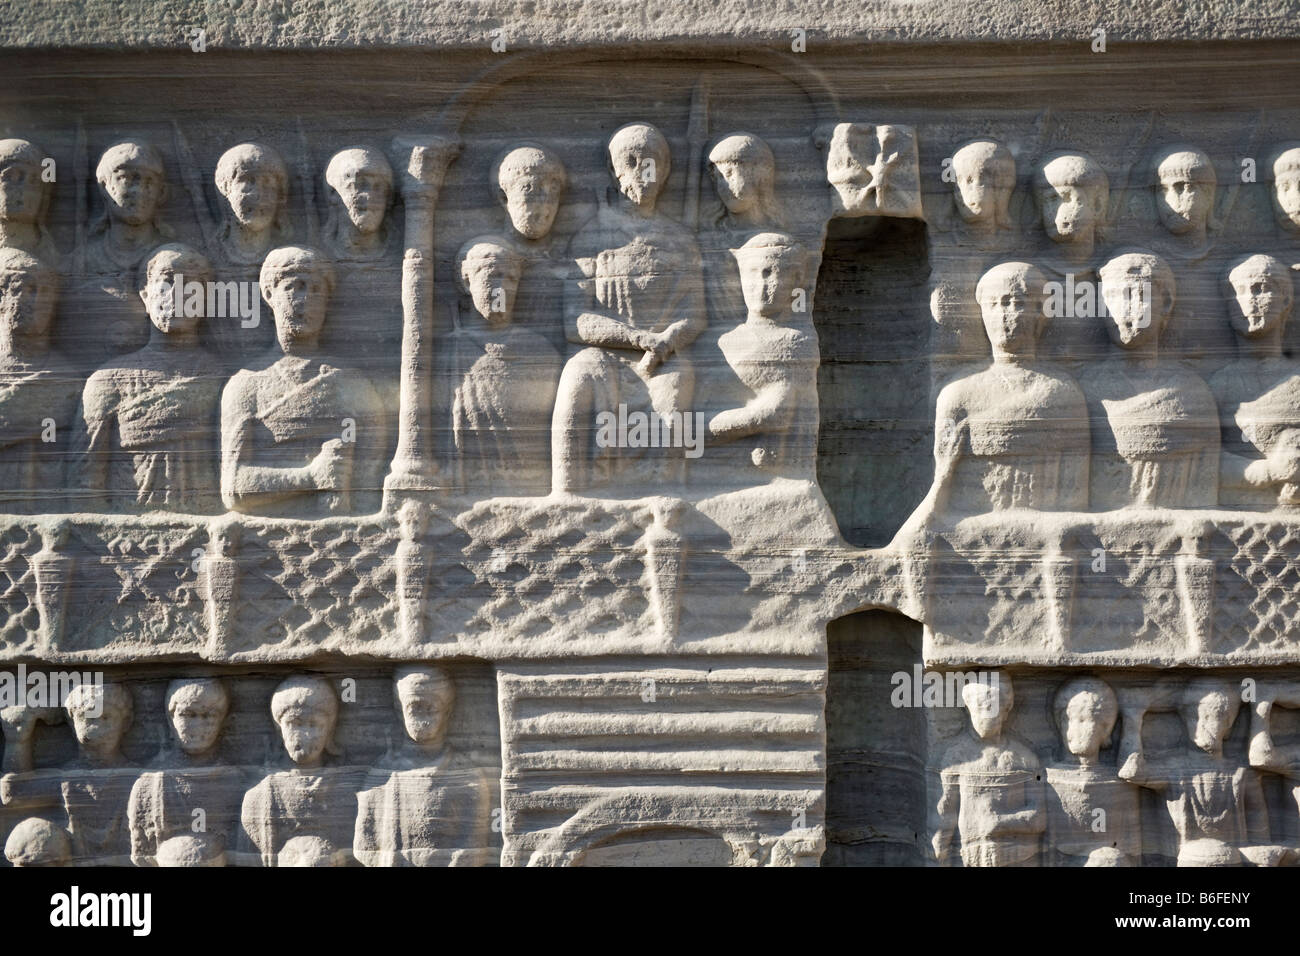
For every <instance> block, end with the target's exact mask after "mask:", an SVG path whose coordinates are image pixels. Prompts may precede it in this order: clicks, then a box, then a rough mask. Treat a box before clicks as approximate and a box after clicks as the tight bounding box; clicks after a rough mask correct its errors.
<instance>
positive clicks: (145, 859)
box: [128, 767, 243, 866]
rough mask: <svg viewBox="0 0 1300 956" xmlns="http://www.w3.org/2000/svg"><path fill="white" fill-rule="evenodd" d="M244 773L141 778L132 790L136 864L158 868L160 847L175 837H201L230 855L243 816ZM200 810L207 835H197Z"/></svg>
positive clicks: (210, 770)
mask: <svg viewBox="0 0 1300 956" xmlns="http://www.w3.org/2000/svg"><path fill="white" fill-rule="evenodd" d="M242 776H243V774H242V772H241V771H240V769H239V768H238V767H196V768H193V769H189V770H161V771H156V772H153V773H146V774H142V775H141V776H140V779H139V780H137V781H136V782H135V786H134V787H132V788H131V802H130V807H129V810H128V818H129V821H130V825H131V861H132V862H133V863H135V865H136V866H154V865H156V862H155V857H156V856H157V853H158V847H159V846H161V845H162V844H163V843H166V842H167V841H168V840H170V839H171V838H172V837H177V836H192V835H196V834H197V835H199V836H202V837H205V838H206V839H208V840H211V841H212V842H213V843H214V844H215V848H214V851H215V849H223V850H224V849H226V848H227V847H228V846H229V841H230V839H231V836H232V835H233V832H234V825H235V821H236V820H237V819H238V816H239V804H240V797H241V794H242V791H243V788H242V786H241V782H242ZM195 810H202V811H203V818H202V823H203V829H201V830H197V831H196V829H195V824H196V817H195V815H194V811H195Z"/></svg>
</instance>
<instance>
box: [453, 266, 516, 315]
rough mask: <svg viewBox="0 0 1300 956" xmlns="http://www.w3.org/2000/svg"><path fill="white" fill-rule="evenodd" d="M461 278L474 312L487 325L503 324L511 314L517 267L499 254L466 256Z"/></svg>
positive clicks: (512, 312) (513, 304)
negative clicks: (472, 302) (467, 257)
mask: <svg viewBox="0 0 1300 956" xmlns="http://www.w3.org/2000/svg"><path fill="white" fill-rule="evenodd" d="M461 278H462V279H464V281H465V287H466V288H467V289H469V294H470V298H471V299H473V301H474V311H476V312H477V313H478V314H479V315H481V316H482V317H483V318H484V320H485V321H487V323H488V324H489V325H505V324H506V323H508V322H509V321H510V317H511V315H513V314H514V308H515V293H516V292H517V291H518V289H519V269H518V268H517V267H516V266H515V265H514V264H513V263H511V262H510V261H509V260H506V259H502V258H500V257H498V256H485V257H483V258H478V259H466V260H465V262H464V263H463V264H462V265H461Z"/></svg>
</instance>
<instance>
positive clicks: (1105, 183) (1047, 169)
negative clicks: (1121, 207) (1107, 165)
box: [1034, 150, 1110, 198]
mask: <svg viewBox="0 0 1300 956" xmlns="http://www.w3.org/2000/svg"><path fill="white" fill-rule="evenodd" d="M1034 185H1035V186H1036V187H1037V188H1039V189H1047V188H1053V187H1056V186H1078V187H1079V188H1081V189H1098V190H1101V192H1102V196H1103V198H1109V196H1110V179H1109V178H1108V177H1107V176H1106V170H1104V169H1102V168H1101V166H1100V165H1099V164H1098V163H1097V162H1096V160H1094V159H1093V158H1092V157H1091V156H1089V155H1087V154H1086V153H1079V152H1073V151H1070V150H1060V151H1057V152H1055V153H1050V154H1049V155H1047V156H1046V157H1044V159H1043V161H1042V162H1041V163H1039V164H1038V169H1037V170H1036V171H1035V172H1034Z"/></svg>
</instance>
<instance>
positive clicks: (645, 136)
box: [606, 123, 672, 183]
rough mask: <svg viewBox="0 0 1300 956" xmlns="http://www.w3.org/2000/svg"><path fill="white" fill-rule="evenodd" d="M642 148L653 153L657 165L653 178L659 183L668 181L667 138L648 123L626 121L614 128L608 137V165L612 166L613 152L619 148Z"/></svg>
mask: <svg viewBox="0 0 1300 956" xmlns="http://www.w3.org/2000/svg"><path fill="white" fill-rule="evenodd" d="M628 148H635V149H642V150H649V151H650V152H652V153H654V160H655V162H656V164H657V166H658V168H657V169H656V170H655V178H656V179H658V181H659V182H660V183H666V182H667V181H668V172H669V170H670V168H671V164H672V150H671V149H670V148H669V146H668V140H667V139H666V138H665V137H664V134H663V133H661V132H659V130H658V129H657V128H656V127H654V126H651V125H650V124H649V123H628V124H626V125H624V126H620V127H619V128H618V129H616V130H614V134H613V135H612V136H610V138H609V144H608V146H607V147H606V152H607V154H608V156H609V159H610V166H611V168H612V167H613V159H614V152H615V151H616V150H619V149H628Z"/></svg>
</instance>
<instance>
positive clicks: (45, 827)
mask: <svg viewBox="0 0 1300 956" xmlns="http://www.w3.org/2000/svg"><path fill="white" fill-rule="evenodd" d="M70 856H72V841H71V840H69V839H68V831H67V830H65V829H63V827H60V826H55V825H54V824H53V823H51V822H50V821H49V820H42V819H41V818H40V817H28V818H27V819H26V820H22V821H20V822H19V823H18V825H17V826H15V827H14V828H13V829H12V830H10V831H9V838H8V839H7V840H5V859H6V860H8V861H9V862H10V863H12V864H13V865H14V866H65V865H66V864H67V862H68V858H69V857H70Z"/></svg>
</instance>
